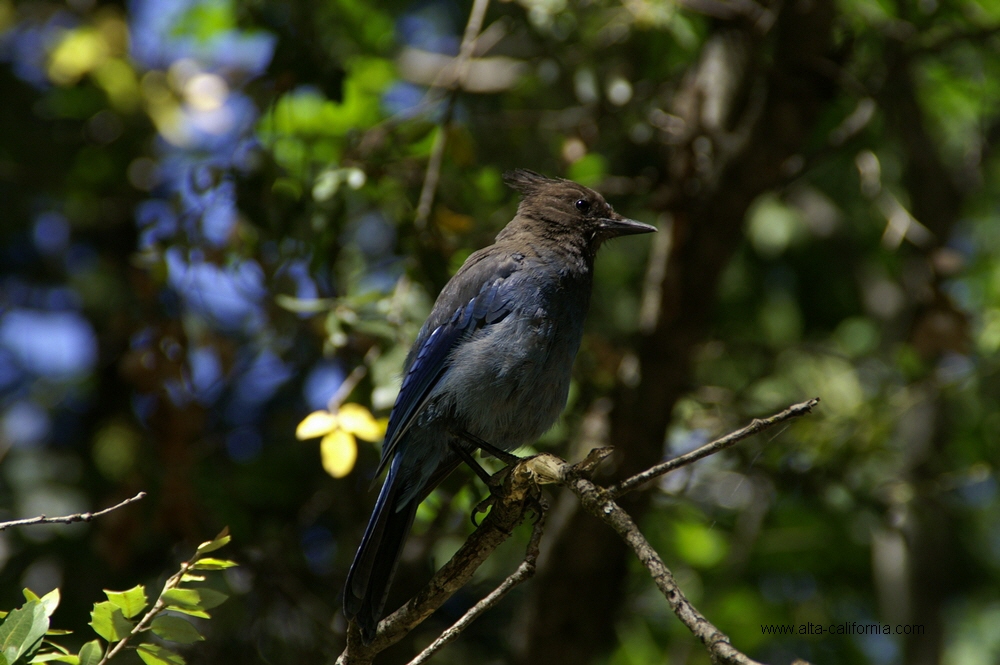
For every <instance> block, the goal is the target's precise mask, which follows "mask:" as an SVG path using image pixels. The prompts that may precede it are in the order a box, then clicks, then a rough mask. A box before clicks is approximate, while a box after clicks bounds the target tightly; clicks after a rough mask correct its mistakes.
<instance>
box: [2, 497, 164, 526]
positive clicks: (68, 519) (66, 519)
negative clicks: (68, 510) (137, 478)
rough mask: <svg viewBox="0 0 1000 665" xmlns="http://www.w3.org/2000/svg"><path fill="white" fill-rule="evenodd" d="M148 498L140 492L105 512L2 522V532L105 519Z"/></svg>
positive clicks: (41, 516) (106, 509)
mask: <svg viewBox="0 0 1000 665" xmlns="http://www.w3.org/2000/svg"><path fill="white" fill-rule="evenodd" d="M144 498H146V493H145V492H139V493H138V494H136V495H135V496H133V497H131V498H129V499H125V500H124V501H122V502H121V503H117V504H115V505H113V506H111V507H110V508H105V509H104V510H98V511H97V512H96V513H74V514H72V515H64V516H62V517H46V516H45V515H39V516H37V517H28V518H25V519H23V520H11V521H10V522H0V531H5V530H7V529H9V528H11V527H14V526H33V525H35V524H72V523H73V522H89V521H91V520H93V519H95V518H97V517H103V516H104V515H107V514H108V513H110V512H112V511H115V510H118V509H119V508H124V507H125V506H127V505H129V504H130V503H135V502H136V501H140V500H142V499H144Z"/></svg>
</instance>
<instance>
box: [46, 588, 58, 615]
mask: <svg viewBox="0 0 1000 665" xmlns="http://www.w3.org/2000/svg"><path fill="white" fill-rule="evenodd" d="M60 599H61V596H60V595H59V589H53V590H52V591H49V592H48V593H47V594H45V595H44V596H42V597H41V601H42V607H44V608H45V616H47V617H51V616H52V613H53V612H55V611H56V608H57V607H59V601H60Z"/></svg>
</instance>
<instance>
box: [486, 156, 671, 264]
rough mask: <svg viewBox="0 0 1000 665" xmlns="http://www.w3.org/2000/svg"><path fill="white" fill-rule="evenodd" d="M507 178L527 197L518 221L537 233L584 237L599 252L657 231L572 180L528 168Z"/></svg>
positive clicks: (506, 176) (511, 186)
mask: <svg viewBox="0 0 1000 665" xmlns="http://www.w3.org/2000/svg"><path fill="white" fill-rule="evenodd" d="M503 178H504V182H506V183H507V185H508V186H509V187H510V188H511V189H514V190H516V191H518V192H520V193H521V194H523V195H524V199H523V200H522V201H521V205H520V206H519V207H518V209H517V214H518V218H520V220H521V221H523V223H524V224H526V225H530V226H531V227H532V228H531V231H533V232H535V233H540V234H543V235H546V236H554V237H559V236H575V237H581V238H584V239H586V240H587V242H588V244H589V245H590V246H591V247H592V249H595V250H596V249H597V247H599V246H600V244H601V243H602V242H604V241H605V240H610V239H611V238H617V237H618V236H626V235H634V234H637V233H650V232H652V231H655V230H656V227H655V226H650V225H649V224H643V223H642V222H637V221H635V220H634V219H628V218H627V217H623V216H621V215H619V214H618V213H617V212H615V211H614V210H613V209H612V208H611V206H610V205H609V204H608V202H607V201H605V200H604V197H603V196H601V195H600V194H598V193H597V192H595V191H594V190H592V189H590V188H588V187H584V186H583V185H580V184H578V183H575V182H573V181H572V180H564V179H563V178H547V177H545V176H543V175H541V174H540V173H535V172H534V171H529V170H528V169H515V170H513V171H508V172H507V173H505V174H504V176H503Z"/></svg>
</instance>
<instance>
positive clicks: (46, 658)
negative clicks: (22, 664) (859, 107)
mask: <svg viewBox="0 0 1000 665" xmlns="http://www.w3.org/2000/svg"><path fill="white" fill-rule="evenodd" d="M30 662H32V663H69V665H79V663H80V657H79V656H75V655H73V654H71V653H58V652H55V651H50V652H48V653H40V654H38V655H36V656H35V657H34V658H32V659H31V661H30ZM94 662H95V663H96V662H97V661H94Z"/></svg>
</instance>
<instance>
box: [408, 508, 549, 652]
mask: <svg viewBox="0 0 1000 665" xmlns="http://www.w3.org/2000/svg"><path fill="white" fill-rule="evenodd" d="M546 510H547V507H543V509H542V511H541V512H540V513H539V515H538V519H537V520H535V526H534V528H533V529H532V531H531V538H530V540H528V547H527V550H526V551H525V554H524V561H522V562H521V565H519V566H518V567H517V569H516V570H515V571H514V572H513V573H511V574H510V575H508V576H507V579H505V580H504V581H503V583H502V584H500V586H498V587H497V588H496V589H494V590H493V591H492V592H491V593H490V594H489V595H488V596H486V597H485V598H483V599H482V600H480V601H479V602H478V603H476V604H475V605H474V606H473V607H472V608H471V609H469V611H468V612H466V613H465V614H464V615H463V616H462V618H461V619H459V620H458V621H456V622H455V623H454V624H453V625H452V626H451V627H450V628H448V629H447V630H445V631H444V632H443V633H441V635H440V636H438V638H437V639H436V640H434V641H433V642H431V644H430V645H429V646H428V647H427V648H426V649H424V650H423V651H421V652H420V653H419V654H417V657H416V658H414V659H413V660H411V661H410V662H409V663H408V664H407V665H421V664H422V663H425V662H427V660H428V659H429V658H430V657H431V656H433V655H434V654H435V653H437V652H438V651H439V650H440V649H441V648H442V647H443V646H445V645H446V644H448V643H449V642H452V641H454V640H455V639H456V638H457V637H458V636H459V635H460V634H461V633H462V631H463V630H465V629H466V628H467V627H468V626H469V624H471V623H472V622H473V621H475V620H476V619H478V618H479V617H480V616H481V615H482V614H483V613H484V612H486V610H488V609H490V608H492V607H494V606H495V605H496V604H497V603H499V602H500V601H501V600H503V597H504V596H506V595H507V593H508V592H509V591H510V590H511V589H513V588H514V587H516V586H517V585H518V584H520V583H521V582H524V581H525V580H527V579H529V578H530V577H532V576H533V575H534V574H535V565H536V563H537V561H538V548H539V543H540V542H541V540H542V531H543V529H544V528H545V511H546Z"/></svg>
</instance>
